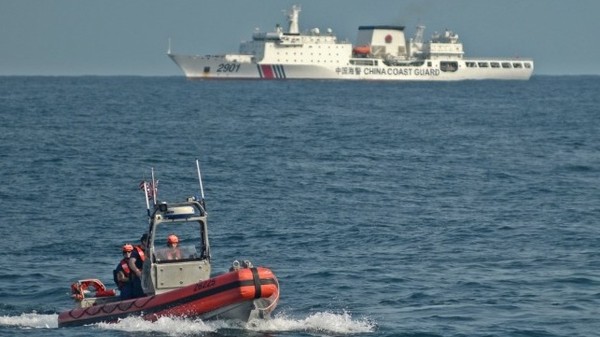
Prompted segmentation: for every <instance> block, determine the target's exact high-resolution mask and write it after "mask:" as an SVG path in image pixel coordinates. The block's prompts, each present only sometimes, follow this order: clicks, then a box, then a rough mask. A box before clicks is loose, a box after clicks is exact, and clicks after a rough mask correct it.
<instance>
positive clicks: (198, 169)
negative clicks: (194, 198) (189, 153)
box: [196, 159, 206, 210]
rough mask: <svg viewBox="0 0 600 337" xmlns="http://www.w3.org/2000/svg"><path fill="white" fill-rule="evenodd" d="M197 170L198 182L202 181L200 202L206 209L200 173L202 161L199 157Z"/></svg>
mask: <svg viewBox="0 0 600 337" xmlns="http://www.w3.org/2000/svg"><path fill="white" fill-rule="evenodd" d="M196 170H197V171H198V182H200V196H201V198H202V199H201V200H200V203H201V204H202V207H204V210H206V205H205V203H204V187H202V175H201V174H200V162H199V161H198V159H196Z"/></svg>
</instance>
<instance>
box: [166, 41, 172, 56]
mask: <svg viewBox="0 0 600 337" xmlns="http://www.w3.org/2000/svg"><path fill="white" fill-rule="evenodd" d="M168 41H169V48H168V49H167V55H171V38H169V40H168Z"/></svg>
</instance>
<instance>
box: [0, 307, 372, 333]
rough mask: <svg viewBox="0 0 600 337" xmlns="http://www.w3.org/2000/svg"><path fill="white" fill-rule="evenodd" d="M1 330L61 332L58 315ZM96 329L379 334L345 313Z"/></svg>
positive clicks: (124, 323) (137, 321) (30, 316)
mask: <svg viewBox="0 0 600 337" xmlns="http://www.w3.org/2000/svg"><path fill="white" fill-rule="evenodd" d="M0 326H18V327H22V328H26V329H31V328H44V329H52V328H58V315H57V314H51V315H44V314H38V313H36V312H33V313H23V314H21V315H19V316H0ZM93 326H94V327H96V328H98V329H102V330H118V331H124V332H135V333H139V332H159V333H164V334H167V335H169V336H181V335H193V334H197V333H199V332H207V333H218V332H219V331H227V330H247V331H252V332H258V333H272V332H294V331H299V332H308V333H321V334H331V335H339V334H342V335H344V334H355V333H367V332H373V331H375V328H376V324H375V323H374V322H373V321H371V320H369V319H366V318H363V319H355V318H352V315H351V314H350V313H348V312H346V311H343V312H341V313H334V312H318V313H314V314H311V315H309V316H307V317H306V318H292V317H289V316H288V315H287V314H285V313H278V314H277V315H275V316H274V317H273V318H271V319H268V320H251V321H250V322H248V323H241V322H237V321H224V320H216V321H206V322H205V321H202V320H200V319H190V318H170V317H162V318H160V319H158V320H157V321H155V322H150V321H146V320H144V319H142V318H141V317H127V318H124V319H121V320H119V321H118V322H117V323H114V324H111V323H97V324H94V325H93Z"/></svg>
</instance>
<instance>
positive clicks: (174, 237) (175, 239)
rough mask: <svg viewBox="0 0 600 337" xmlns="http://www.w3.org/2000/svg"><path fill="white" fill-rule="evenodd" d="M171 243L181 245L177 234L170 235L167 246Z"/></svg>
mask: <svg viewBox="0 0 600 337" xmlns="http://www.w3.org/2000/svg"><path fill="white" fill-rule="evenodd" d="M169 243H179V238H178V237H177V235H175V234H171V235H169V237H167V244H169Z"/></svg>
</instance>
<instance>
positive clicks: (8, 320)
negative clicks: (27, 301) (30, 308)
mask: <svg viewBox="0 0 600 337" xmlns="http://www.w3.org/2000/svg"><path fill="white" fill-rule="evenodd" d="M0 326H17V327H22V328H27V329H31V328H35V329H52V328H58V314H51V315H44V314H38V313H37V312H32V313H22V314H21V315H19V316H0Z"/></svg>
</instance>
